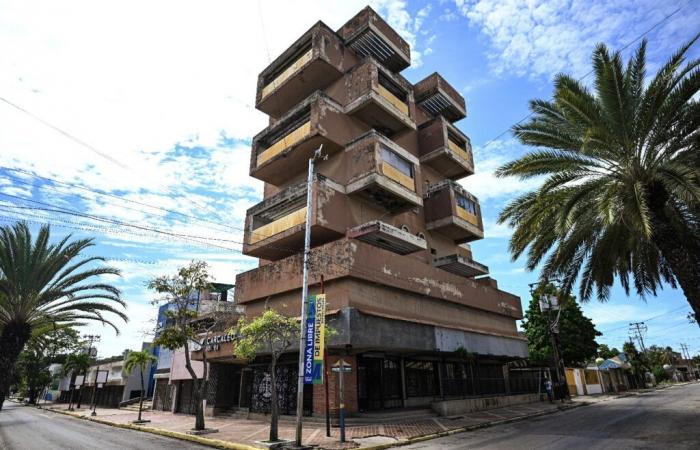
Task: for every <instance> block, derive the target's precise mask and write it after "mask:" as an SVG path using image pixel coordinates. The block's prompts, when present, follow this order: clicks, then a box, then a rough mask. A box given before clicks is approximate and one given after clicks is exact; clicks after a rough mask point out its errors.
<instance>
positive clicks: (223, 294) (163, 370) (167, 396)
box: [149, 283, 234, 412]
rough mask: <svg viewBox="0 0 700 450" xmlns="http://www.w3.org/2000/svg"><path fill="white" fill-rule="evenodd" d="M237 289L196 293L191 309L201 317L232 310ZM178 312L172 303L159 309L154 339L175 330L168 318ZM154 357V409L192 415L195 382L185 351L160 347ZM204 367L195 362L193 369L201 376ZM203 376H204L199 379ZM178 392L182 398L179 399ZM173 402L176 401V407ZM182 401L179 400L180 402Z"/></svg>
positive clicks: (215, 285) (224, 286)
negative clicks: (172, 328)
mask: <svg viewBox="0 0 700 450" xmlns="http://www.w3.org/2000/svg"><path fill="white" fill-rule="evenodd" d="M233 296H234V285H232V284H225V283H212V289H211V290H208V291H202V292H194V293H192V294H191V295H190V297H189V299H188V300H189V302H190V303H189V307H190V308H191V309H192V310H194V311H197V312H198V315H199V316H202V317H205V316H207V315H208V314H212V313H216V311H218V310H220V309H221V308H224V309H233V308H234V304H233ZM174 309H175V305H174V304H173V303H165V304H162V305H160V307H159V308H158V319H157V324H156V332H155V337H158V336H159V335H160V333H162V331H163V330H164V329H166V328H167V327H169V326H172V323H171V319H169V318H168V314H167V312H168V311H172V310H174ZM153 355H154V356H155V357H156V358H157V362H156V364H154V366H153V369H152V371H151V380H152V381H151V386H150V387H149V396H152V397H153V408H154V409H158V410H164V411H170V410H173V411H174V412H193V411H194V409H193V406H192V405H191V401H190V400H188V398H191V391H192V378H191V376H190V374H189V373H188V372H187V370H186V369H185V367H184V353H183V351H172V350H169V349H167V348H164V347H161V346H154V348H153ZM201 364H202V363H200V362H198V361H194V362H193V366H194V367H195V368H196V369H195V370H196V371H198V372H199V373H200V374H201V373H202V369H201V367H200V366H201ZM200 376H201V375H200ZM178 389H179V392H180V393H181V395H180V396H178V395H177V393H178ZM173 399H175V400H176V402H175V404H173ZM178 399H179V400H178Z"/></svg>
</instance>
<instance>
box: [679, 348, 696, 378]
mask: <svg viewBox="0 0 700 450" xmlns="http://www.w3.org/2000/svg"><path fill="white" fill-rule="evenodd" d="M679 345H680V346H681V352H682V353H683V358H685V360H686V361H688V369H690V375H692V376H693V379H695V369H694V368H693V362H692V360H691V358H690V351H688V344H686V343H681V344H679Z"/></svg>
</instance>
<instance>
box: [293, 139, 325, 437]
mask: <svg viewBox="0 0 700 450" xmlns="http://www.w3.org/2000/svg"><path fill="white" fill-rule="evenodd" d="M322 151H323V144H321V146H320V147H319V148H318V149H316V151H315V152H314V155H313V156H312V157H311V158H309V175H308V178H307V179H306V224H305V226H304V228H305V230H304V269H303V274H302V284H301V324H300V333H299V368H298V370H299V374H298V379H297V418H296V433H295V436H294V442H295V445H296V446H297V447H301V434H302V417H303V415H304V349H305V348H306V297H307V296H308V295H309V257H310V256H311V218H312V217H313V215H312V213H313V211H312V208H313V202H312V200H313V194H312V190H313V184H314V177H315V174H314V163H315V161H316V160H317V159H322V158H323V156H322V154H321V152H322Z"/></svg>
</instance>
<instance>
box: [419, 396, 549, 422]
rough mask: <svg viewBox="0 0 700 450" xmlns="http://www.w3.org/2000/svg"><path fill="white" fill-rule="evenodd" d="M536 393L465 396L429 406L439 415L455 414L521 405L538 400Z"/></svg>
mask: <svg viewBox="0 0 700 450" xmlns="http://www.w3.org/2000/svg"><path fill="white" fill-rule="evenodd" d="M539 399H540V396H539V395H538V394H522V395H504V396H500V397H479V398H465V399H458V400H444V401H439V402H433V403H432V404H431V405H430V406H431V407H432V408H433V411H435V412H436V413H438V414H439V415H441V416H443V417H444V416H456V415H457V414H464V413H469V412H474V411H483V410H486V409H495V408H502V407H504V406H511V405H522V404H524V403H534V402H537V401H539Z"/></svg>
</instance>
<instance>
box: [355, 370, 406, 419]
mask: <svg viewBox="0 0 700 450" xmlns="http://www.w3.org/2000/svg"><path fill="white" fill-rule="evenodd" d="M357 360H358V364H357V366H358V367H357V389H358V403H359V407H360V410H361V411H376V410H380V409H390V408H401V407H402V406H403V399H402V395H401V372H400V370H401V367H400V365H399V360H398V359H397V358H367V357H358V358H357Z"/></svg>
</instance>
